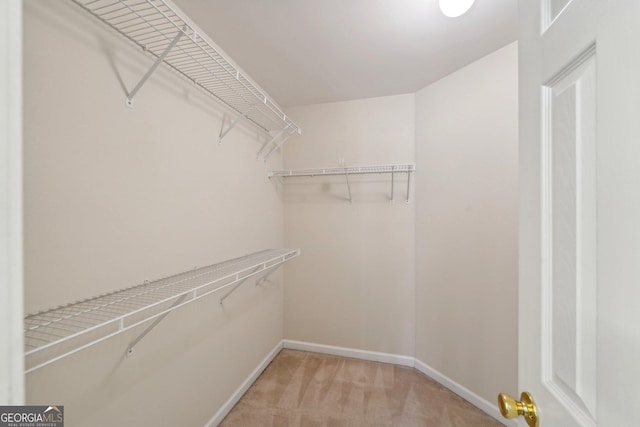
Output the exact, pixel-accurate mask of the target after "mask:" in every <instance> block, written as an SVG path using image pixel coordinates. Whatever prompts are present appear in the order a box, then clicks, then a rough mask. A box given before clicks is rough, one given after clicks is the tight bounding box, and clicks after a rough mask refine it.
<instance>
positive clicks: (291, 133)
mask: <svg viewBox="0 0 640 427" xmlns="http://www.w3.org/2000/svg"><path fill="white" fill-rule="evenodd" d="M295 132H296V131H295V129H291V132H289V134H288V135H287V136H285V137H284V139H283V140H282V141H280V142H279V143H278V144H276V145H274V146H273V147H272V148H271V150H269V152H268V153H267V154H265V155H264V161H265V162H266V161H267V160H268V159H269V157H270V156H271V153H273V152H274V151H275V150H277V149H278V148H280V147H282V144H284V143H285V142H287V139H289V138H290V137H291V135H293V134H294V133H295Z"/></svg>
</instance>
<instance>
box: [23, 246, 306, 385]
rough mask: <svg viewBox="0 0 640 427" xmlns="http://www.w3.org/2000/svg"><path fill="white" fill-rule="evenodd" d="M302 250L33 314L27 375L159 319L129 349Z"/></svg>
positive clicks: (250, 258)
mask: <svg viewBox="0 0 640 427" xmlns="http://www.w3.org/2000/svg"><path fill="white" fill-rule="evenodd" d="M299 254H300V250H299V249H268V250H264V251H260V252H256V253H253V254H250V255H246V256H243V257H240V258H235V259H231V260H228V261H225V262H221V263H218V264H213V265H210V266H207V267H201V268H198V269H194V270H192V271H189V272H186V273H181V274H177V275H174V276H170V277H167V278H164V279H160V280H155V281H152V282H145V283H143V284H141V285H137V286H133V287H131V288H127V289H123V290H120V291H117V292H113V293H109V294H106V295H101V296H98V297H94V298H90V299H86V300H83V301H79V302H75V303H72V304H68V305H64V306H61V307H57V308H54V309H51V310H46V311H42V312H39V313H35V314H30V315H28V316H26V317H25V320H24V337H25V340H24V341H25V366H26V373H29V372H32V371H35V370H36V369H39V368H41V367H43V366H46V365H48V364H50V363H53V362H55V361H57V360H60V359H62V358H63V357H66V356H69V355H71V354H73V353H76V352H78V351H80V350H83V349H85V348H87V347H89V346H91V345H93V344H96V343H99V342H101V341H104V340H106V339H108V338H111V337H113V336H115V335H117V334H120V333H122V332H124V331H127V330H129V329H131V328H133V327H135V326H138V325H141V324H142V323H145V322H149V321H151V320H155V322H154V323H152V324H151V325H150V326H149V327H148V328H147V329H146V330H145V331H144V332H142V334H141V335H140V336H138V337H137V338H136V339H134V340H133V341H132V342H131V344H130V345H129V348H128V353H129V354H131V353H132V352H133V346H134V345H135V344H136V343H137V342H138V341H140V339H142V338H143V337H144V336H145V335H146V334H147V333H148V332H149V331H150V330H151V329H152V328H153V327H155V325H156V324H157V323H158V322H159V321H160V320H162V319H163V318H164V316H166V315H167V314H169V313H170V312H171V311H173V310H175V309H177V308H179V307H182V306H183V305H185V304H188V303H190V302H193V301H195V300H197V299H200V298H202V297H204V296H206V295H209V294H211V293H213V292H216V291H219V290H221V289H224V288H227V287H229V286H233V288H232V289H231V291H230V292H228V293H227V294H226V295H225V296H223V297H222V298H221V300H220V304H222V302H223V300H224V299H225V298H227V297H228V296H229V294H230V293H231V292H233V291H234V290H235V289H236V288H237V287H238V286H239V285H240V284H242V283H243V282H245V281H246V280H247V279H248V278H250V277H253V276H256V275H261V277H260V278H259V279H258V282H260V281H261V280H264V279H265V278H266V277H267V276H268V275H269V274H271V273H272V272H273V271H275V269H276V268H278V267H279V266H281V265H282V264H284V263H285V262H286V261H288V260H290V259H292V258H294V257H296V256H298V255H299Z"/></svg>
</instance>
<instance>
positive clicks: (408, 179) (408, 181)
mask: <svg viewBox="0 0 640 427" xmlns="http://www.w3.org/2000/svg"><path fill="white" fill-rule="evenodd" d="M410 186H411V172H410V171H409V172H407V203H409V189H410Z"/></svg>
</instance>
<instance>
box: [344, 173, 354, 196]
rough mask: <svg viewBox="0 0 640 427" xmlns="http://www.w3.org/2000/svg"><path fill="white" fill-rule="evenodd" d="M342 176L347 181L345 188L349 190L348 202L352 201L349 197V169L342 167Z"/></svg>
mask: <svg viewBox="0 0 640 427" xmlns="http://www.w3.org/2000/svg"><path fill="white" fill-rule="evenodd" d="M344 178H345V180H346V181H347V190H348V191H349V203H353V199H352V198H351V185H349V169H347V168H344Z"/></svg>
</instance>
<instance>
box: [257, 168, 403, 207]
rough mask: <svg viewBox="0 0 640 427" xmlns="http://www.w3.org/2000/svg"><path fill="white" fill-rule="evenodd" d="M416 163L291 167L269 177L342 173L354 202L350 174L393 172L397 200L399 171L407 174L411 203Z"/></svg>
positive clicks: (393, 195)
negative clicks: (396, 187)
mask: <svg viewBox="0 0 640 427" xmlns="http://www.w3.org/2000/svg"><path fill="white" fill-rule="evenodd" d="M415 170H416V165H414V164H399V165H372V166H338V167H329V168H311V169H289V170H278V171H270V172H268V176H269V178H294V177H314V176H327V175H341V176H344V177H345V182H346V184H347V191H348V194H349V195H348V199H347V200H349V202H353V198H352V197H351V184H350V183H349V175H365V174H391V195H390V197H389V201H391V202H394V201H395V194H394V188H395V175H396V174H397V173H401V174H405V173H406V174H407V194H406V199H405V200H406V202H407V203H409V193H410V187H411V173H412V172H415Z"/></svg>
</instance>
